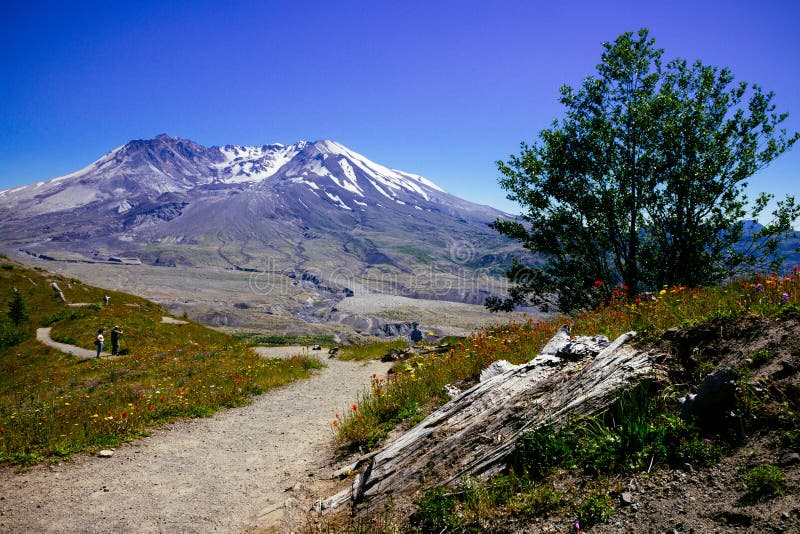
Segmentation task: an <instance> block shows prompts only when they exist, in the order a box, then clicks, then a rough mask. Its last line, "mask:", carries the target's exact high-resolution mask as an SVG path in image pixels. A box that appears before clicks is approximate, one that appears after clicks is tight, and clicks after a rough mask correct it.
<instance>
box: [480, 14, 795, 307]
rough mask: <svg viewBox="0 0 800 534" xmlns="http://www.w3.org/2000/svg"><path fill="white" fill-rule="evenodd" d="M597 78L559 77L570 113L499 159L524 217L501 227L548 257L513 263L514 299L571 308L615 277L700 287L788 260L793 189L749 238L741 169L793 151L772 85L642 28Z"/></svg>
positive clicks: (509, 302)
mask: <svg viewBox="0 0 800 534" xmlns="http://www.w3.org/2000/svg"><path fill="white" fill-rule="evenodd" d="M603 48H604V51H603V54H602V56H601V62H600V64H599V65H598V66H597V74H596V76H589V77H587V78H586V79H585V80H584V81H583V83H582V85H581V87H580V88H579V89H573V88H572V87H568V86H564V87H562V89H561V98H560V101H561V103H562V104H563V105H564V107H565V115H564V117H563V118H562V119H561V120H557V121H554V122H553V124H552V126H551V127H550V128H548V129H546V130H543V131H541V132H540V133H539V138H540V142H539V143H537V144H534V145H528V144H526V143H522V145H521V152H520V154H519V155H512V156H511V158H510V160H509V161H508V162H503V161H499V162H497V164H498V168H499V170H500V172H501V173H502V175H503V176H502V178H501V179H500V184H501V186H502V187H503V188H504V189H505V190H506V191H507V192H508V198H509V199H510V200H513V201H516V202H518V203H519V204H520V205H521V206H522V208H523V213H522V216H521V220H518V221H509V220H497V221H495V222H494V223H493V224H492V226H493V227H494V228H495V229H496V230H498V231H499V232H501V233H502V234H505V235H506V236H509V237H511V238H514V239H517V240H519V241H520V242H521V243H522V244H523V246H524V248H526V249H527V250H529V251H531V252H533V253H535V254H537V257H538V258H540V260H539V262H538V263H537V264H535V265H531V266H528V265H524V264H522V263H519V262H514V264H513V265H512V266H511V268H510V269H509V271H508V273H507V274H508V276H509V278H510V279H511V281H512V282H513V287H512V289H511V290H510V292H509V295H510V296H509V298H506V299H501V298H497V297H490V298H489V299H487V302H486V305H487V307H489V308H490V309H493V310H495V311H498V310H510V309H512V308H513V307H514V306H515V305H517V304H534V305H538V306H540V307H542V308H545V309H546V308H548V307H550V306H553V305H557V306H558V307H559V308H561V309H562V310H564V311H572V310H576V309H580V308H582V307H591V306H594V305H596V304H597V303H599V302H601V301H603V300H604V299H607V298H609V297H610V296H611V294H612V292H613V291H614V290H615V289H616V288H617V287H618V286H623V288H625V289H628V290H629V291H630V292H631V293H633V292H640V291H645V290H648V289H655V288H660V287H661V286H662V285H664V284H668V285H672V284H678V285H689V286H700V285H706V284H712V283H715V282H718V281H720V280H722V279H724V278H725V277H728V276H731V275H733V274H736V273H738V272H741V271H743V270H745V269H754V268H758V267H762V266H765V265H766V264H767V263H772V264H774V263H775V262H776V261H780V258H778V257H776V250H777V247H778V244H779V242H780V239H781V238H782V237H784V236H785V235H787V234H788V233H789V232H790V231H791V224H792V222H793V221H794V220H795V219H797V217H798V216H800V208H798V206H797V205H796V204H795V201H794V198H793V197H787V198H786V199H785V200H783V201H780V202H778V203H777V208H776V210H775V211H774V213H773V217H774V220H773V222H771V223H770V224H767V225H765V226H764V227H763V228H762V229H761V230H760V231H759V232H757V233H755V234H754V235H753V240H752V243H748V246H746V247H742V246H741V243H742V236H743V232H744V225H743V222H742V221H743V219H744V218H745V217H746V216H747V215H748V211H747V210H748V206H749V207H750V212H749V214H750V216H751V217H753V218H756V217H758V216H759V215H760V214H761V213H763V211H764V210H765V209H766V206H767V204H768V203H769V201H770V200H771V199H772V197H771V196H770V195H766V194H763V193H762V194H761V195H759V196H758V198H757V199H756V200H755V201H754V202H752V203H751V202H749V200H748V198H747V196H746V194H745V189H746V187H747V183H746V181H745V180H746V179H747V178H748V177H750V176H752V175H753V174H754V173H756V172H757V171H759V170H760V169H762V168H763V167H765V166H766V165H767V164H769V163H770V162H771V161H772V160H773V159H775V158H776V157H777V156H779V155H780V154H781V153H783V152H784V151H786V150H787V149H788V148H790V147H791V146H792V145H793V144H794V143H795V142H796V141H797V139H798V134H793V135H787V134H786V131H785V130H783V129H779V125H780V124H781V123H782V122H783V121H784V120H785V119H786V117H787V114H785V113H783V114H777V113H776V112H775V106H774V104H773V103H772V100H773V93H771V92H767V93H765V92H764V91H763V90H762V89H761V88H760V87H758V86H756V85H752V86H751V85H749V84H747V83H734V78H733V76H732V74H731V73H730V71H729V70H728V69H719V68H716V67H711V66H706V65H703V64H702V63H700V62H696V63H694V64H692V65H689V64H687V62H686V61H684V60H681V59H676V60H674V61H671V62H669V63H668V64H667V65H664V64H663V62H662V55H663V50H661V49H658V48H656V46H655V41H654V40H653V39H651V38H649V35H648V31H647V30H640V31H639V32H638V34H637V35H634V34H633V33H624V34H622V35H620V36H619V37H618V38H617V39H616V40H615V41H614V42H612V43H604V44H603Z"/></svg>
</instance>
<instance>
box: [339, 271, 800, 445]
mask: <svg viewBox="0 0 800 534" xmlns="http://www.w3.org/2000/svg"><path fill="white" fill-rule="evenodd" d="M798 304H800V271H798V270H795V271H794V272H793V273H790V274H788V275H786V276H777V275H771V276H755V277H752V278H750V279H742V280H736V281H733V282H731V283H729V284H727V285H725V286H721V287H711V288H700V289H688V288H684V287H672V288H664V289H662V290H661V291H659V292H658V293H657V294H655V295H652V296H640V297H635V298H631V299H627V298H624V295H622V294H621V296H620V298H617V299H614V300H612V301H610V302H609V303H608V304H606V305H605V306H603V307H602V308H599V309H596V310H591V311H585V312H583V313H580V314H577V315H575V316H573V317H563V316H559V317H554V318H552V319H550V320H547V321H541V320H534V319H532V318H528V319H526V320H524V321H522V322H515V321H511V322H509V323H507V324H504V325H498V326H495V327H493V328H491V329H488V330H485V331H482V332H479V333H477V334H474V335H472V336H470V337H468V338H467V339H465V340H463V341H461V342H458V343H457V344H456V346H455V349H454V350H452V351H451V352H450V353H448V354H444V355H430V356H426V357H424V358H419V359H417V360H415V361H412V362H408V363H403V364H400V365H398V366H396V368H395V370H396V371H397V373H396V374H395V375H392V376H391V377H390V378H389V379H388V380H375V381H374V382H373V384H372V388H371V390H370V391H369V392H367V393H365V394H364V395H362V396H361V398H359V399H358V404H359V406H360V407H361V409H360V410H359V413H358V417H354V416H353V415H351V414H349V415H348V416H347V417H345V418H344V420H343V421H342V422H341V424H339V425H338V435H339V437H340V439H341V440H342V442H344V443H350V444H352V445H357V446H363V445H364V444H365V443H366V440H367V439H368V438H369V440H370V441H374V440H372V439H371V438H370V437H371V436H375V435H376V434H378V433H380V429H381V427H382V425H385V424H386V423H387V422H390V421H392V420H394V419H396V417H397V414H398V413H399V412H400V411H401V410H402V409H403V408H404V407H406V406H409V405H417V406H429V405H432V404H433V405H436V404H441V403H443V402H445V401H446V400H447V397H446V396H445V395H444V394H443V393H442V387H443V386H444V385H445V384H449V383H455V382H459V381H462V380H474V379H475V378H477V376H478V375H479V374H480V372H481V371H482V370H483V369H485V368H486V366H488V365H489V364H490V363H492V362H493V361H496V360H500V359H504V360H508V361H510V362H511V363H514V364H519V363H524V362H526V361H528V360H530V359H531V358H532V357H533V356H535V355H536V354H538V352H539V350H541V348H542V347H543V346H544V344H545V343H546V342H547V341H548V340H549V339H550V338H551V337H552V335H553V334H554V333H555V331H556V330H557V328H558V327H559V326H560V325H562V324H564V323H568V324H570V326H571V327H572V332H573V333H574V334H578V335H580V334H585V335H596V334H604V335H607V336H608V337H609V338H612V339H613V338H615V337H617V336H619V335H621V334H623V333H625V332H628V331H631V330H635V331H637V332H639V334H640V335H639V339H641V340H643V341H644V340H647V339H656V338H657V337H658V336H660V335H661V334H662V333H663V332H664V331H665V330H667V329H669V328H672V327H676V326H690V325H697V324H700V323H704V322H706V321H708V320H710V319H713V318H739V317H744V316H753V317H772V316H776V315H793V314H794V315H800V309H799V308H798ZM369 350H373V349H369ZM374 350H375V352H376V353H377V352H380V350H382V349H380V350H379V349H378V348H375V349H374Z"/></svg>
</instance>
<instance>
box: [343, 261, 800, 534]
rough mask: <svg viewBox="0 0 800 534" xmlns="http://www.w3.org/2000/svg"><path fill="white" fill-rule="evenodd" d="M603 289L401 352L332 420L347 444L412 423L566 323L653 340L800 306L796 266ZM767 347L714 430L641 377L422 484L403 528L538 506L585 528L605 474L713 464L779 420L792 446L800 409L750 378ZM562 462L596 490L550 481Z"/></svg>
mask: <svg viewBox="0 0 800 534" xmlns="http://www.w3.org/2000/svg"><path fill="white" fill-rule="evenodd" d="M608 291H609V292H610V293H611V295H612V297H611V298H610V299H609V300H608V302H607V303H606V304H605V305H604V306H601V307H599V308H597V309H595V310H591V311H588V310H584V311H581V312H579V313H577V314H575V315H572V316H569V317H567V316H559V317H556V318H554V319H553V320H549V321H540V320H535V319H533V318H528V319H527V320H525V321H523V322H511V323H508V324H504V325H497V326H494V327H492V328H490V329H488V330H485V331H483V332H479V333H476V334H474V335H472V336H470V337H469V338H467V339H465V340H463V341H462V342H461V343H460V344H458V346H456V347H455V348H454V349H453V350H451V351H450V352H449V353H447V354H439V355H425V356H419V357H414V358H411V359H409V360H407V361H404V362H399V363H398V364H396V365H395V367H394V369H393V373H391V374H390V375H389V376H388V378H385V379H384V378H380V377H374V379H373V383H372V388H371V390H370V391H368V392H366V393H365V394H364V395H362V397H361V398H360V399H358V402H357V403H355V404H353V406H352V407H351V409H350V410H348V413H346V414H336V418H335V419H334V421H333V425H334V426H335V427H336V430H337V434H338V437H339V439H340V440H341V443H342V444H343V446H344V447H349V448H351V449H361V450H368V449H370V448H374V447H375V446H376V445H377V444H378V443H379V442H380V439H381V438H382V437H383V436H385V435H386V434H387V432H388V431H389V430H390V429H391V428H393V427H394V426H396V425H397V424H399V423H402V422H403V421H404V420H407V419H409V418H410V422H418V421H419V420H421V419H422V418H423V417H424V415H425V414H427V413H429V412H430V411H432V410H433V409H435V408H436V407H438V406H440V405H441V404H443V403H444V402H446V401H447V400H449V399H448V397H447V396H446V395H445V393H444V390H443V386H445V385H446V384H456V385H459V386H462V387H463V386H469V385H471V384H473V383H475V382H476V381H477V377H478V375H479V374H480V372H481V371H482V370H483V369H484V368H485V367H486V366H487V365H488V364H490V363H491V362H493V361H495V360H498V359H505V360H508V361H510V362H511V363H514V364H520V363H524V362H527V361H529V360H531V359H532V358H533V357H535V355H536V354H538V352H539V350H540V349H541V348H542V347H543V346H544V344H545V343H546V342H547V341H548V340H549V339H550V338H551V337H552V335H553V333H554V332H555V331H556V330H557V329H558V328H559V327H560V326H561V325H563V324H568V325H569V326H570V327H571V331H572V332H573V333H574V334H578V335H595V334H604V335H606V336H608V337H610V338H614V337H616V336H618V335H620V334H622V333H624V332H627V331H631V330H634V331H637V332H638V333H639V335H638V336H637V343H640V344H643V345H648V344H657V343H658V342H659V340H660V339H661V336H662V334H664V333H665V331H667V330H668V329H674V328H689V327H693V326H698V325H703V324H706V323H708V322H709V321H712V322H714V321H716V322H720V321H735V320H740V319H747V318H750V319H753V318H776V317H787V318H790V317H800V308H798V303H800V269H798V268H797V267H795V268H794V270H793V271H792V272H790V273H787V274H785V275H778V274H777V273H772V274H770V275H763V276H754V277H750V278H743V279H737V280H733V281H730V282H729V283H727V284H725V285H722V286H718V287H709V288H699V289H690V288H685V287H679V286H675V287H664V288H662V289H661V290H660V291H658V292H656V293H654V294H646V295H639V296H633V295H627V294H626V292H625V291H624V290H623V288H622V287H616V288H611V289H609V290H608ZM714 324H716V323H714ZM773 357H774V354H773V353H772V351H770V350H768V349H761V350H758V351H755V352H754V353H753V354H752V355H751V357H750V358H747V359H746V361H744V359H743V361H742V362H739V364H738V366H737V373H738V376H739V377H740V378H739V380H738V385H739V388H738V391H739V393H738V394H737V406H736V410H734V412H733V413H732V414H731V417H730V421H726V423H730V428H727V429H722V428H718V429H716V430H709V429H708V428H705V427H704V426H703V425H702V424H700V423H699V422H698V421H694V420H692V419H685V418H683V417H681V415H680V413H679V409H678V403H677V402H676V400H677V396H678V393H679V391H678V389H677V388H675V387H673V386H671V385H665V384H663V383H661V384H642V385H641V386H640V387H639V388H637V389H634V390H632V391H629V392H627V393H625V394H623V395H621V396H620V398H619V399H618V401H617V402H616V403H615V404H614V405H613V406H612V408H611V409H609V410H608V411H607V412H606V413H604V414H601V415H600V416H597V417H580V418H576V419H574V420H572V421H570V422H569V424H567V425H566V426H565V427H563V428H560V429H554V428H549V427H543V428H539V429H537V430H535V431H533V432H531V433H529V434H526V435H524V436H523V437H522V438H521V439H519V440H518V441H517V444H516V449H515V451H514V454H513V455H512V458H511V459H510V462H509V469H508V470H507V471H506V472H505V473H503V474H501V475H499V476H496V477H494V478H493V479H492V480H491V481H489V482H486V483H478V482H477V481H470V480H466V481H461V482H460V484H459V485H458V486H457V488H455V489H453V488H436V487H432V488H430V489H428V490H427V491H426V492H425V493H424V494H423V495H422V496H421V497H420V498H419V499H418V500H417V501H416V510H417V511H416V512H415V513H414V514H413V515H412V516H411V518H410V522H411V525H410V527H409V528H412V527H413V528H414V529H416V530H418V531H421V532H434V531H436V532H439V531H442V529H445V531H470V529H479V528H481V525H483V526H485V525H486V523H485V521H486V520H487V518H489V520H491V518H498V517H519V516H523V517H524V516H536V515H541V514H543V513H545V511H546V512H547V513H554V512H558V511H561V512H563V513H564V514H567V515H571V516H573V517H575V518H577V520H578V521H579V522H580V525H582V527H583V528H586V527H588V526H591V525H593V524H597V523H601V522H604V521H606V520H608V518H609V517H611V515H612V514H613V513H614V505H615V501H614V502H612V499H611V498H610V497H609V494H608V489H609V488H608V483H607V482H608V480H609V478H608V477H618V476H620V475H624V474H626V473H629V474H630V473H637V472H645V471H646V472H650V470H652V469H654V468H656V469H658V468H662V467H664V468H680V467H681V466H685V465H687V464H689V465H691V466H693V468H704V467H709V466H713V465H715V464H716V463H717V462H718V461H719V460H720V458H721V457H722V456H723V455H724V454H725V453H726V452H728V451H730V450H732V448H733V447H735V446H736V445H737V444H738V443H740V440H741V439H743V438H744V437H745V436H746V435H748V434H749V433H751V432H753V431H754V430H755V429H757V428H761V426H763V425H771V426H775V427H776V428H777V429H778V430H779V431H781V432H783V433H784V434H785V441H787V443H790V447H793V448H795V449H798V448H800V447H798V438H797V436H798V435H800V431H798V430H797V429H798V422H799V421H800V414H798V413H796V412H795V411H794V410H796V406H795V404H793V403H792V402H788V403H785V402H784V403H782V404H780V405H779V406H777V408H776V405H773V406H771V407H768V406H767V404H768V403H767V402H766V401H765V400H764V399H763V398H762V397H763V391H764V390H763V388H761V389H757V388H753V387H752V386H751V385H750V384H749V381H748V380H749V377H750V373H751V372H753V370H755V369H757V368H759V367H760V366H763V365H766V364H767V363H768V362H770V361H771V360H772V358H773ZM692 358H693V359H692V365H694V366H695V368H694V369H693V370H692V371H691V373H690V374H691V376H690V377H689V380H690V381H691V383H693V384H694V386H695V387H696V386H697V385H698V384H699V382H700V381H701V380H702V378H703V376H705V374H707V373H708V372H709V371H711V370H712V368H713V363H712V362H710V361H708V360H707V359H706V358H705V357H704V355H703V354H700V353H698V354H694V355H693V357H692ZM692 373H693V374H692ZM684 386H685V384H684ZM758 391H762V393H758ZM795 402H796V400H795ZM759 425H761V426H759ZM781 429H782V430H781ZM567 472H574V473H580V474H581V476H586V477H589V478H590V480H594V481H595V482H594V484H595V485H596V490H592V491H588V490H584V491H580V492H578V491H575V492H572V493H569V494H568V493H565V492H563V491H559V490H557V489H555V486H554V484H552V482H551V479H552V477H554V476H556V477H558V476H563V474H564V473H567ZM744 483H745V484H746V485H747V487H748V492H749V494H750V495H751V496H752V498H753V499H756V498H758V499H768V498H771V497H774V496H777V495H780V494H781V493H782V492H783V491H784V490H785V484H784V481H783V478H782V476H781V474H780V471H779V470H777V468H772V467H771V466H770V467H764V468H762V469H760V470H757V471H752V472H749V473H748V475H747V476H746V478H745V479H744ZM479 518H483V519H482V520H479ZM481 521H483V522H481Z"/></svg>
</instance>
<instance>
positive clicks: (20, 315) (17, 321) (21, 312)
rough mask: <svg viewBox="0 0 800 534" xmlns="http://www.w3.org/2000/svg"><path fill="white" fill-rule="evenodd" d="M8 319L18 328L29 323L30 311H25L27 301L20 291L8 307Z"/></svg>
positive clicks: (15, 294)
mask: <svg viewBox="0 0 800 534" xmlns="http://www.w3.org/2000/svg"><path fill="white" fill-rule="evenodd" d="M8 318H9V319H11V322H12V323H14V325H16V326H20V325H23V324H25V323H27V322H28V320H29V318H28V311H27V310H26V309H25V299H24V298H22V295H21V294H20V293H19V291H15V292H14V297H13V298H12V299H11V303H10V304H9V306H8Z"/></svg>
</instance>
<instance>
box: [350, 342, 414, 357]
mask: <svg viewBox="0 0 800 534" xmlns="http://www.w3.org/2000/svg"><path fill="white" fill-rule="evenodd" d="M407 348H408V343H407V342H406V341H404V340H402V339H395V340H392V341H376V342H373V343H363V344H355V345H346V346H343V347H340V349H339V355H338V356H337V358H339V359H340V360H345V361H352V360H356V361H364V360H380V359H381V358H382V357H383V356H385V355H386V354H388V353H389V352H390V351H391V350H392V349H396V350H404V349H407Z"/></svg>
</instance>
